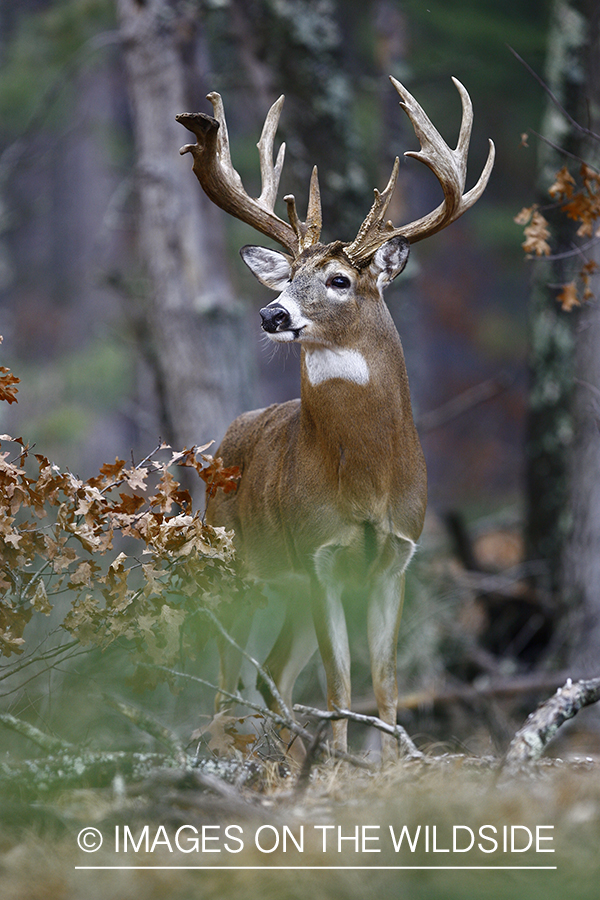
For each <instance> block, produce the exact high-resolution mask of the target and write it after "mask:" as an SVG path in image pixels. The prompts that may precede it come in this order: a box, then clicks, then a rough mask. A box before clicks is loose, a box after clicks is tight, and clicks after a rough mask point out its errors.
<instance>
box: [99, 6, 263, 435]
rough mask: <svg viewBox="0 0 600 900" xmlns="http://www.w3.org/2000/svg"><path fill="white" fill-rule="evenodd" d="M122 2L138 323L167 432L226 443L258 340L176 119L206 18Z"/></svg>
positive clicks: (218, 216)
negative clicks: (140, 274)
mask: <svg viewBox="0 0 600 900" xmlns="http://www.w3.org/2000/svg"><path fill="white" fill-rule="evenodd" d="M117 8H118V14H119V20H120V30H121V33H122V36H123V40H124V54H125V63H126V69H127V75H128V81H129V91H130V96H131V103H132V108H133V118H134V129H135V145H136V175H137V185H138V201H139V245H140V246H139V249H140V255H141V260H142V265H143V267H144V270H145V272H146V273H147V276H148V279H149V287H148V289H147V293H146V296H145V297H144V298H143V301H142V303H141V305H139V306H138V308H137V309H136V318H137V325H138V328H139V331H140V333H141V335H142V338H143V340H144V341H145V345H146V356H147V358H148V359H149V360H150V361H151V365H152V368H153V371H154V375H155V379H156V388H157V395H158V399H159V406H160V419H161V428H162V430H163V434H162V436H163V437H164V438H166V439H168V440H169V441H170V442H171V443H173V444H175V445H177V446H182V445H184V444H186V445H188V446H190V445H191V444H199V443H203V442H205V441H207V440H210V439H215V440H219V439H220V437H221V436H222V435H223V433H224V431H225V429H226V427H227V425H228V424H229V423H230V421H231V420H232V419H233V418H234V417H235V415H237V414H238V413H239V412H240V411H242V410H243V409H245V408H246V409H247V408H248V407H249V406H250V405H251V396H250V394H251V391H250V384H251V378H250V355H251V349H250V347H251V342H249V340H248V335H247V327H246V319H245V313H244V308H243V306H242V305H241V304H240V303H238V302H237V301H235V300H234V299H233V291H232V287H231V284H230V281H229V278H228V275H227V270H226V266H225V262H224V246H223V233H222V227H223V226H222V213H220V211H218V210H216V209H214V208H213V207H212V206H211V204H210V203H209V201H208V200H207V198H205V197H204V195H203V194H202V192H201V190H200V188H199V186H198V184H197V182H196V179H195V177H194V175H193V174H192V172H191V170H190V166H189V164H188V163H187V162H186V161H185V160H182V159H181V158H180V157H179V155H178V150H179V147H180V146H181V145H182V144H184V143H185V142H186V141H187V139H188V135H187V134H186V132H184V130H183V129H182V128H181V126H180V125H178V124H177V123H176V122H175V116H176V114H177V113H179V112H185V111H186V110H187V106H188V104H187V102H186V90H185V83H184V81H185V79H184V72H185V68H184V58H183V57H184V52H185V50H186V49H189V46H190V42H191V41H193V40H194V38H195V34H196V29H197V27H198V22H197V20H196V19H195V18H193V15H192V14H190V13H189V9H188V14H187V17H186V10H185V8H184V7H183V4H181V5H177V4H176V3H175V2H173V0H146V2H140V0H117ZM210 87H211V86H210V85H207V86H206V88H207V89H210Z"/></svg>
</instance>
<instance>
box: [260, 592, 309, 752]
mask: <svg viewBox="0 0 600 900" xmlns="http://www.w3.org/2000/svg"><path fill="white" fill-rule="evenodd" d="M301 587H303V588H304V591H303V592H302V593H301V592H300V591H295V592H292V593H291V596H289V598H288V601H287V607H286V614H285V619H284V622H283V625H282V626H281V631H280V632H279V635H278V637H277V640H276V641H275V643H274V645H273V648H272V650H271V652H270V653H269V655H268V657H267V659H266V661H265V663H264V666H263V668H264V669H265V671H266V672H268V673H269V675H270V676H271V678H272V679H273V681H274V682H275V684H276V685H277V689H278V690H279V693H280V695H281V698H282V700H283V702H284V703H285V705H286V706H287V708H288V709H289V710H291V709H292V702H293V701H292V692H293V689H294V685H295V683H296V679H297V678H298V675H299V674H300V672H301V671H302V670H303V669H304V667H305V666H306V664H307V663H308V661H309V659H310V658H311V656H312V655H313V653H314V652H315V650H316V649H317V637H316V634H315V629H314V626H313V622H312V618H311V614H310V605H309V598H308V596H307V595H306V588H307V585H306V584H303V585H302V586H301ZM257 687H258V689H259V691H260V692H261V694H262V695H263V697H264V699H265V702H266V704H267V706H268V707H269V709H272V710H276V711H279V710H278V704H277V702H276V701H275V699H274V698H273V695H272V693H271V691H270V690H269V686H268V685H267V684H266V683H265V681H264V680H263V679H262V678H261V677H260V676H259V677H258V679H257ZM281 739H282V741H283V742H284V743H285V744H291V745H290V747H289V748H288V753H289V755H290V756H291V757H293V758H294V759H296V760H298V761H301V760H302V759H304V757H305V755H306V751H305V748H304V745H303V743H302V741H301V740H300V739H299V738H296V739H295V740H294V741H293V742H292V735H291V734H290V733H289V732H288V731H287V729H284V731H282V732H281Z"/></svg>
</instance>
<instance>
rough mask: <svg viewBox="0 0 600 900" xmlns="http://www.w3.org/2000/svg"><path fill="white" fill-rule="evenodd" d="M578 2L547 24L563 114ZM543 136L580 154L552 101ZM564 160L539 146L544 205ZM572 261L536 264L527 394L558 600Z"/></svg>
mask: <svg viewBox="0 0 600 900" xmlns="http://www.w3.org/2000/svg"><path fill="white" fill-rule="evenodd" d="M581 5H582V4H581V2H578V0H556V2H555V4H554V11H553V17H552V21H551V24H550V33H549V41H548V63H547V72H546V83H547V84H548V86H549V87H550V89H551V90H552V91H553V93H554V95H555V96H556V97H557V98H558V100H559V101H560V103H561V104H562V106H563V107H564V109H565V110H566V111H567V112H568V113H569V114H570V115H571V116H572V117H573V118H574V119H575V120H578V119H580V117H581V114H582V110H583V103H584V99H585V84H583V83H582V80H581V70H580V62H581V57H582V53H584V50H585V43H586V40H587V34H586V31H585V21H584V17H583V16H582V14H581V12H580V10H579V7H581ZM542 133H543V136H544V137H545V138H546V139H547V140H548V141H551V142H552V144H554V145H556V146H557V147H562V148H563V149H564V150H566V151H567V152H570V153H573V154H575V155H576V156H579V155H580V154H581V152H582V146H581V140H580V136H579V132H578V131H577V130H576V129H575V128H574V127H573V126H572V125H571V124H570V123H569V121H568V120H567V118H566V117H565V116H563V115H561V114H560V113H559V112H558V111H557V109H556V107H555V106H554V105H553V104H551V103H550V101H548V108H547V111H546V116H545V120H544V123H543V125H542ZM565 161H566V157H565V156H564V155H562V154H560V153H559V152H557V150H555V149H554V148H553V147H552V146H551V145H550V144H549V143H545V142H544V143H541V144H540V152H539V169H540V175H539V185H538V191H539V201H538V202H539V203H540V205H541V206H546V205H547V204H548V202H549V198H548V193H547V191H548V188H549V186H550V185H551V184H552V183H553V181H554V176H555V174H556V172H557V171H558V170H559V169H560V168H561V167H562V166H563V165H564V164H565ZM544 215H546V217H547V219H548V220H549V222H550V224H551V228H552V234H553V238H554V242H553V251H555V252H556V254H557V255H560V254H561V253H563V252H564V251H568V250H570V249H571V248H572V246H573V237H574V232H575V228H574V227H573V225H572V223H571V222H570V221H569V220H567V218H566V216H565V215H564V214H563V213H560V212H559V213H556V212H555V213H554V214H553V213H552V211H549V212H546V211H545V210H544ZM571 262H572V261H570V260H566V259H556V260H554V261H553V262H551V263H547V262H545V261H541V262H538V263H537V264H536V267H535V272H534V279H533V288H532V302H531V312H530V356H529V370H530V389H529V414H528V430H527V444H526V504H527V517H526V522H527V525H526V540H527V545H528V555H529V558H531V559H535V560H544V561H545V562H546V564H547V567H548V584H547V587H548V589H549V591H550V592H551V593H552V594H553V595H554V596H558V594H559V590H560V570H561V565H560V561H561V557H562V553H563V549H564V546H565V541H566V540H567V536H568V533H569V527H570V509H569V488H568V469H569V459H570V456H571V452H572V440H573V433H574V432H573V427H574V426H573V409H572V398H573V363H574V344H575V327H576V320H577V316H576V315H575V314H573V313H572V312H571V313H568V312H564V311H563V310H562V308H561V307H560V305H559V304H558V303H557V302H556V295H557V291H556V286H557V285H560V284H564V283H565V282H567V281H570V280H571V279H570V275H569V272H570V269H569V265H570V264H571Z"/></svg>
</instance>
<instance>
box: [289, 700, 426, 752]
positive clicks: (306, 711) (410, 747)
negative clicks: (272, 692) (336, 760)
mask: <svg viewBox="0 0 600 900" xmlns="http://www.w3.org/2000/svg"><path fill="white" fill-rule="evenodd" d="M294 709H295V710H296V712H299V713H302V715H305V716H312V717H313V718H315V719H322V720H325V721H334V722H335V721H338V720H339V719H348V720H349V721H350V722H360V723H361V724H362V725H370V726H371V727H372V728H377V729H378V731H383V732H384V733H385V734H391V735H392V737H395V738H396V740H397V741H398V745H399V746H400V747H402V749H403V750H404V752H405V753H406V754H407V756H409V757H411V758H418V759H422V758H423V754H422V753H421V751H420V750H418V749H417V747H416V746H415V744H414V743H413V741H412V740H411V738H410V736H409V734H408V732H407V731H406V730H405V729H404V728H403V727H402V725H395V726H394V725H388V723H387V722H384V721H383V720H382V719H379V718H378V717H377V716H365V715H362V714H361V713H356V712H352V710H350V709H340V708H339V707H337V706H336V708H335V710H324V709H314V707H312V706H302V705H301V704H300V703H296V704H295V706H294Z"/></svg>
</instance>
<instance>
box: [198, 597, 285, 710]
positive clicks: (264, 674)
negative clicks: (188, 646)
mask: <svg viewBox="0 0 600 900" xmlns="http://www.w3.org/2000/svg"><path fill="white" fill-rule="evenodd" d="M199 612H201V613H204V614H205V615H206V616H208V618H209V619H210V621H211V622H212V623H213V625H214V626H215V628H217V630H218V631H219V633H220V634H221V635H222V636H223V637H224V638H225V640H226V641H227V642H228V643H229V644H231V646H232V647H235V649H236V650H239V652H240V653H241V654H242V656H244V657H245V658H246V659H247V660H248V662H250V663H252V665H253V666H254V668H255V669H256V671H257V672H258V674H259V675H260V677H261V678H262V679H264V681H265V682H266V684H267V685H268V687H269V690H270V691H271V693H272V695H273V698H274V700H276V702H277V703H278V705H279V708H280V710H281V714H282V716H283V717H284V718H286V719H288V720H289V721H293V718H294V717H293V715H292V713H291V711H290V710H289V709H288V707H287V705H286V704H285V703H284V701H283V697H282V696H281V694H280V693H279V690H278V688H277V685H276V684H275V682H274V680H273V679H272V678H271V676H270V675H269V673H268V672H267V670H266V669H265V668H264V667H263V666H261V664H260V663H259V662H258V660H257V659H254V657H253V656H250V654H249V653H248V651H247V650H246V649H245V648H244V647H242V646H241V645H240V644H238V642H237V641H236V640H234V639H233V638H232V637H231V635H230V634H229V632H228V631H227V630H226V629H225V628H224V627H223V626H222V625H221V623H220V622H219V620H218V619H217V617H216V616H215V614H214V612H213V611H212V610H210V609H205V608H202V609H200V610H199Z"/></svg>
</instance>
